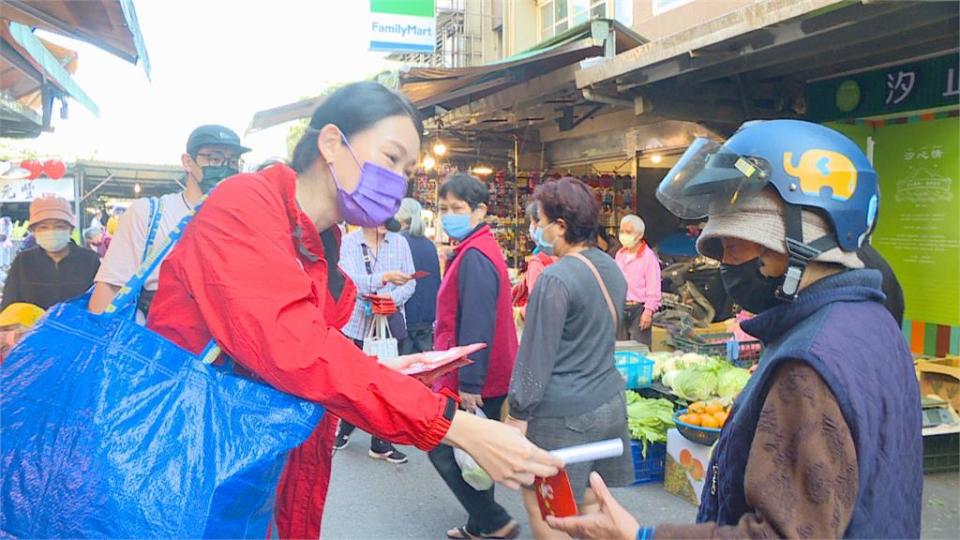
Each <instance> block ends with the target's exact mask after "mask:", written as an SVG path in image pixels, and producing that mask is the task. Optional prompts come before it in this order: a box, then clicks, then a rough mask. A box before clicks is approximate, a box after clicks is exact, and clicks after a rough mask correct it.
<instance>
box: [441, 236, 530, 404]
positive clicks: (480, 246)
mask: <svg viewBox="0 0 960 540" xmlns="http://www.w3.org/2000/svg"><path fill="white" fill-rule="evenodd" d="M471 249H475V250H478V251H479V252H480V253H482V254H483V255H484V256H485V257H486V258H487V259H489V260H490V262H492V263H493V266H494V267H495V268H496V269H497V278H498V283H499V286H500V290H499V291H498V294H497V304H496V322H495V323H494V337H493V343H488V344H487V345H489V346H490V357H489V360H488V367H487V377H486V380H485V381H484V384H483V389H482V391H481V392H480V395H481V397H485V398H487V397H500V396H504V395H506V394H507V391H508V390H509V388H510V376H511V375H512V374H513V364H514V362H515V361H516V358H517V348H518V346H517V327H516V326H515V325H514V323H513V298H512V294H511V292H510V277H509V276H508V275H507V263H506V261H504V259H503V253H502V252H501V251H500V246H499V245H498V244H497V240H496V238H494V237H493V234H491V233H490V228H489V227H486V226H485V227H483V228H482V229H480V230H479V231H478V232H476V233H474V234H472V235H470V236H469V237H468V238H467V239H466V240H464V241H463V242H462V243H460V244H459V245H458V246H457V247H456V248H455V249H454V258H453V262H452V263H450V266H449V267H448V268H447V271H446V273H445V274H444V276H443V283H441V284H440V291H439V292H438V293H437V326H436V331H435V334H434V338H433V345H434V348H435V349H436V350H438V351H444V350H447V349H449V348H451V347H455V346H457V345H470V344H469V343H457V314H458V313H459V309H460V287H459V284H458V280H457V274H458V271H459V269H460V262H461V260H462V259H463V254H464V253H466V252H467V251H468V250H471ZM458 386H459V384H458V378H457V373H456V372H452V373H450V374H449V375H447V376H445V377H441V378H440V379H439V380H438V381H437V383H436V384H435V385H434V389H440V388H449V389H450V390H453V391H454V392H456V391H457V390H458Z"/></svg>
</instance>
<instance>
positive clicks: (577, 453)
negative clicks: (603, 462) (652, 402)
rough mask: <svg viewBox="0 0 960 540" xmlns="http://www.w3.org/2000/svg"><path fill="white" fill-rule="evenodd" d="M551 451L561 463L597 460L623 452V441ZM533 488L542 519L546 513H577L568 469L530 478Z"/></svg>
mask: <svg viewBox="0 0 960 540" xmlns="http://www.w3.org/2000/svg"><path fill="white" fill-rule="evenodd" d="M550 453H551V454H553V455H555V456H557V457H559V458H560V459H562V460H563V463H564V465H572V464H574V463H582V462H584V461H597V460H600V459H607V458H612V457H618V456H621V455H623V441H622V440H620V439H608V440H606V441H599V442H594V443H589V444H581V445H577V446H571V447H568V448H561V449H559V450H553V451H551V452H550ZM533 489H534V491H535V492H536V494H537V504H538V505H539V506H540V515H541V516H542V517H543V519H544V520H546V519H547V517H548V516H553V517H570V516H575V515H577V498H576V497H575V496H574V494H573V488H572V487H571V486H570V478H569V477H567V471H565V470H564V469H560V472H559V473H557V475H555V476H551V477H550V478H540V477H539V476H538V477H537V478H536V479H535V480H534V481H533Z"/></svg>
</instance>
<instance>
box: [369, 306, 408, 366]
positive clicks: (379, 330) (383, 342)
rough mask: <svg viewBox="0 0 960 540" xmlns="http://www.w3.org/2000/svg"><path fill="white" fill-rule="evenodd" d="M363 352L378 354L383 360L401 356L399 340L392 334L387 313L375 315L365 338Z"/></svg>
mask: <svg viewBox="0 0 960 540" xmlns="http://www.w3.org/2000/svg"><path fill="white" fill-rule="evenodd" d="M363 352H364V353H366V354H368V355H370V356H376V357H377V358H379V359H380V361H381V362H383V361H384V360H389V359H391V358H396V357H397V356H400V352H399V350H398V346H397V340H396V339H395V338H394V337H393V336H392V335H391V334H390V325H389V324H388V321H387V317H386V315H374V316H373V319H372V320H371V322H370V328H369V329H368V330H367V335H366V337H364V338H363Z"/></svg>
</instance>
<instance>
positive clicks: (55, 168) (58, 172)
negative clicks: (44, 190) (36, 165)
mask: <svg viewBox="0 0 960 540" xmlns="http://www.w3.org/2000/svg"><path fill="white" fill-rule="evenodd" d="M43 173H44V174H46V175H47V177H48V178H51V179H53V180H59V179H61V178H63V175H65V174H67V165H66V164H65V163H64V162H62V161H60V160H59V159H48V160H46V161H44V162H43Z"/></svg>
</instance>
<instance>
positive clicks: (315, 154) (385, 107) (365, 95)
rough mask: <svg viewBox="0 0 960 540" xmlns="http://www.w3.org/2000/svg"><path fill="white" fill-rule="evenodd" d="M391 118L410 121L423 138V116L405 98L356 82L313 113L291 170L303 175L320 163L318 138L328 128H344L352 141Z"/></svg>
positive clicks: (343, 131) (375, 84)
mask: <svg viewBox="0 0 960 540" xmlns="http://www.w3.org/2000/svg"><path fill="white" fill-rule="evenodd" d="M391 116H408V117H410V120H412V121H413V125H414V126H415V127H416V128H417V135H422V133H423V120H421V119H420V113H419V112H418V111H417V108H416V107H414V106H413V104H412V103H410V100H408V99H407V98H406V97H404V96H403V95H401V94H398V93H397V92H394V91H393V90H390V89H389V88H387V87H386V86H383V85H382V84H380V83H376V82H372V81H361V82H355V83H351V84H348V85H346V86H343V87H341V88H338V89H337V90H336V91H335V92H333V93H332V94H330V95H329V96H327V97H326V98H325V99H324V100H323V102H322V103H321V104H320V105H319V106H318V107H317V109H316V110H315V111H313V117H311V118H310V125H309V126H308V127H307V131H306V132H304V134H303V137H301V138H300V141H299V142H297V146H296V147H295V148H294V149H293V158H292V159H291V160H290V166H291V167H292V168H293V170H295V171H297V172H298V173H302V172H304V171H306V170H307V169H309V168H310V167H311V166H313V164H314V163H316V161H317V159H319V158H320V149H319V148H317V137H318V136H319V134H320V130H321V129H323V126H325V125H327V124H333V125H335V126H337V127H338V128H340V131H341V132H342V133H343V134H344V136H346V137H347V138H348V139H349V138H350V136H351V135H353V134H355V133H359V132H361V131H364V130H365V129H368V128H369V127H370V126H372V125H374V124H376V123H377V122H379V121H380V120H383V119H384V118H390V117H391Z"/></svg>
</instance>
